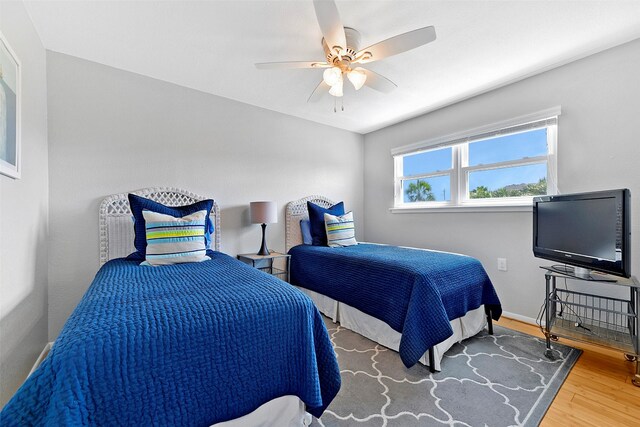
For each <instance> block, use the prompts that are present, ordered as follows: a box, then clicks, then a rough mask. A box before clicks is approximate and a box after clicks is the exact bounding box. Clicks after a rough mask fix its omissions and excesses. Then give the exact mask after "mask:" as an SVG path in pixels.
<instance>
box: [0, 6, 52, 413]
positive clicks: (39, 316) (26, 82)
mask: <svg viewBox="0 0 640 427" xmlns="http://www.w3.org/2000/svg"><path fill="white" fill-rule="evenodd" d="M0 31H2V33H3V35H4V37H5V38H6V39H7V41H8V43H9V44H10V46H11V47H12V49H13V50H14V51H15V53H16V55H17V56H18V59H20V61H21V63H22V102H23V104H22V179H19V180H13V179H11V178H8V177H6V176H4V175H0V408H2V406H4V404H5V403H6V402H7V400H8V399H9V398H10V397H11V396H12V395H13V393H14V392H15V390H16V389H17V388H18V386H20V384H21V383H22V381H23V380H24V379H25V377H26V375H27V373H28V372H29V369H30V368H31V366H32V365H33V363H34V362H35V360H36V358H37V357H38V354H39V353H40V351H42V348H43V347H44V344H45V343H46V340H47V234H48V230H47V220H48V219H47V216H48V200H49V196H48V194H49V193H48V169H47V167H48V166H47V164H48V161H47V86H46V83H47V80H46V62H45V61H46V54H45V50H44V48H43V46H42V44H41V43H40V39H39V37H38V35H37V33H36V31H35V29H34V27H33V25H32V23H31V20H30V19H29V16H28V15H27V13H26V11H25V8H24V5H23V4H22V2H14V1H11V2H4V1H3V2H0Z"/></svg>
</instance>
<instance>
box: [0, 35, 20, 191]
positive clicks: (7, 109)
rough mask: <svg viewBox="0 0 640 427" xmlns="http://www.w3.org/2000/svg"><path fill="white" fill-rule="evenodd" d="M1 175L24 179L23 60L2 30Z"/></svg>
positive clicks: (0, 99)
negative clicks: (22, 152)
mask: <svg viewBox="0 0 640 427" xmlns="http://www.w3.org/2000/svg"><path fill="white" fill-rule="evenodd" d="M0 174H2V175H6V176H9V177H11V178H15V179H18V178H20V61H19V60H18V57H17V56H16V54H15V53H14V52H13V50H12V49H11V47H10V46H9V43H8V42H7V39H6V38H5V37H4V36H3V35H2V33H0Z"/></svg>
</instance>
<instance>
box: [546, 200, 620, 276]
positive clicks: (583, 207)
mask: <svg viewBox="0 0 640 427" xmlns="http://www.w3.org/2000/svg"><path fill="white" fill-rule="evenodd" d="M533 254H534V256H536V257H538V258H544V259H548V260H551V261H557V262H560V263H563V264H568V265H571V266H575V267H581V268H586V269H590V270H596V271H601V272H604V273H609V274H613V275H616V276H622V277H629V276H631V193H630V192H629V190H628V189H621V190H609V191H597V192H591V193H578V194H563V195H558V196H540V197H534V199H533Z"/></svg>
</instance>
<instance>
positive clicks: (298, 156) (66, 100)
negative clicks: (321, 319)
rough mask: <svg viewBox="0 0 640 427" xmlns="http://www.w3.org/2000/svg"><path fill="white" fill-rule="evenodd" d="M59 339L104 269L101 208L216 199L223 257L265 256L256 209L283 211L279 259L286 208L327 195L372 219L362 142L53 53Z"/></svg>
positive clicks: (273, 236) (53, 323) (275, 245)
mask: <svg viewBox="0 0 640 427" xmlns="http://www.w3.org/2000/svg"><path fill="white" fill-rule="evenodd" d="M47 59H48V63H47V70H48V85H49V140H50V157H49V160H50V198H51V205H50V209H51V239H50V249H51V250H50V253H51V261H50V263H49V283H50V284H49V295H50V299H49V304H50V307H51V309H50V310H49V313H50V317H49V336H50V337H51V338H52V339H53V338H55V337H56V336H57V334H58V332H59V331H60V329H61V327H62V325H63V323H64V322H65V320H66V319H67V317H68V315H69V314H70V312H71V311H72V310H73V308H74V307H75V305H76V304H77V303H78V300H79V299H80V297H81V296H82V295H83V294H84V292H85V291H86V289H87V287H88V286H89V284H90V283H91V280H92V279H93V276H94V275H95V273H96V271H97V269H98V205H99V203H100V201H101V200H102V198H104V197H105V196H107V195H109V194H114V193H120V192H126V191H130V190H136V189H140V188H144V187H152V186H175V187H182V188H185V189H188V190H190V191H193V192H195V193H198V194H201V195H205V196H209V197H213V198H215V199H216V201H217V202H218V203H219V205H220V207H221V210H222V215H221V218H222V227H221V229H222V251H223V252H226V253H228V254H231V255H235V254H237V253H242V252H253V251H257V250H258V249H259V247H260V238H261V234H260V233H261V231H260V227H259V226H258V225H252V224H250V223H249V217H248V204H249V202H250V201H256V200H275V201H276V202H277V203H278V208H279V211H280V217H279V223H277V224H271V225H269V226H268V228H267V238H268V244H269V248H270V249H272V250H280V251H283V250H284V207H285V204H286V203H287V202H289V201H291V200H294V199H297V198H300V197H303V196H307V195H310V194H324V195H326V196H328V197H331V198H333V199H335V200H345V203H346V204H347V205H348V207H349V209H353V210H354V211H355V215H356V217H360V218H362V204H363V198H362V194H363V181H362V179H363V137H362V136H361V135H359V134H354V133H351V132H347V131H342V130H338V129H334V128H331V127H328V126H324V125H319V124H316V123H313V122H309V121H306V120H302V119H298V118H294V117H291V116H286V115H284V114H280V113H275V112H272V111H269V110H264V109H261V108H257V107H253V106H249V105H247V104H242V103H239V102H236V101H231V100H229V99H225V98H221V97H218V96H214V95H210V94H205V93H202V92H198V91H195V90H191V89H187V88H184V87H180V86H176V85H173V84H169V83H165V82H161V81H158V80H154V79H151V78H148V77H143V76H140V75H137V74H133V73H129V72H124V71H120V70H116V69H114V68H110V67H106V66H103V65H99V64H96V63H93V62H89V61H85V60H81V59H78V58H74V57H70V56H66V55H62V54H58V53H53V52H49V53H48V58H47Z"/></svg>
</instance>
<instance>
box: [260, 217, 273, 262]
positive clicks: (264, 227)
mask: <svg viewBox="0 0 640 427" xmlns="http://www.w3.org/2000/svg"><path fill="white" fill-rule="evenodd" d="M266 230H267V224H262V245H261V246H260V250H259V251H258V253H257V255H263V256H264V255H270V254H271V252H269V249H267V239H265V234H266Z"/></svg>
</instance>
